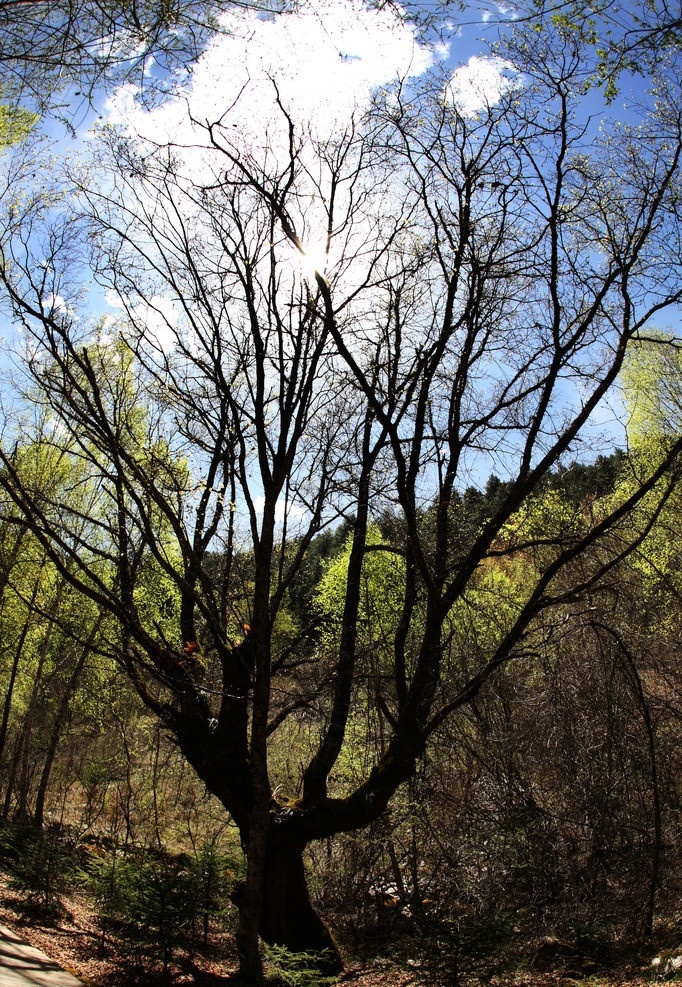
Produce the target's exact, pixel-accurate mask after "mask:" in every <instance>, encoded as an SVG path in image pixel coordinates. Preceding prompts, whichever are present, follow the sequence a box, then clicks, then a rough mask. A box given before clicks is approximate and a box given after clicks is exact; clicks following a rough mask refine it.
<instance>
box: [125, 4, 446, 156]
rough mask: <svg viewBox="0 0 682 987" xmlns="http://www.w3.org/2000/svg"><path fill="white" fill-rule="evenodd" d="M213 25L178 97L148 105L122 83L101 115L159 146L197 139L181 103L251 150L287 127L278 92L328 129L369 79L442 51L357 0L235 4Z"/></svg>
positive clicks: (405, 72)
mask: <svg viewBox="0 0 682 987" xmlns="http://www.w3.org/2000/svg"><path fill="white" fill-rule="evenodd" d="M221 23H222V28H223V30H222V32H221V34H220V35H219V36H218V37H217V38H216V39H215V40H214V41H213V43H212V44H211V45H210V46H209V48H208V50H207V51H206V52H205V53H204V55H203V56H202V57H201V58H200V59H199V61H198V63H197V65H196V66H195V68H194V71H193V73H192V75H191V78H190V80H189V81H188V83H187V84H186V86H185V90H184V92H183V93H182V95H181V96H180V97H179V98H177V99H175V100H170V101H168V102H166V103H165V104H164V105H163V106H162V107H159V108H157V109H155V110H153V111H152V112H146V111H145V110H144V109H143V108H142V107H141V106H139V105H138V104H136V102H135V96H136V89H135V87H134V86H130V85H128V86H124V87H121V88H120V89H119V90H118V91H117V92H116V93H115V94H114V96H112V98H111V99H110V100H109V101H108V104H107V107H106V113H107V119H108V121H109V122H111V123H116V124H122V125H124V126H125V127H127V128H128V130H129V132H131V133H135V134H138V135H140V136H142V137H144V138H148V139H151V140H154V141H157V142H158V143H160V144H163V143H166V142H174V143H176V144H184V145H192V144H195V145H196V143H197V141H199V142H200V143H205V139H202V135H201V133H200V131H198V129H197V128H196V127H193V126H192V124H191V123H190V120H189V115H188V113H187V110H189V111H190V114H191V116H193V117H194V118H195V119H196V120H197V121H198V122H199V123H206V122H209V123H216V122H217V121H218V120H222V121H223V124H224V125H225V126H228V127H231V128H235V133H238V134H239V139H240V141H243V142H244V144H245V146H248V147H251V148H252V149H253V150H256V149H262V148H264V147H266V146H267V147H268V148H269V149H272V148H273V147H276V145H277V143H278V138H279V139H282V140H283V139H284V137H285V135H286V130H285V127H284V123H285V121H284V118H283V115H282V112H281V110H279V109H278V108H277V103H276V100H277V98H279V100H280V101H281V103H282V106H283V107H284V109H285V110H286V112H287V113H289V114H290V115H291V116H292V117H293V118H294V120H295V121H297V122H305V124H306V126H308V127H309V128H310V131H311V133H312V134H313V135H317V136H321V137H326V136H329V135H330V134H331V133H333V132H334V131H335V130H338V129H342V128H344V127H345V126H347V124H348V122H349V121H350V119H351V117H352V116H353V115H354V114H357V113H358V112H362V110H363V109H365V108H366V107H367V105H368V104H369V101H370V98H371V94H372V91H373V90H374V89H375V88H376V87H379V86H383V85H387V84H389V83H390V82H391V81H392V80H394V79H396V78H405V77H409V76H416V75H420V74H421V73H423V72H425V71H426V70H427V69H428V68H429V67H430V66H431V65H432V64H433V62H434V60H435V59H441V58H443V57H445V56H446V54H447V51H446V49H445V48H444V47H443V46H439V47H438V48H437V49H431V48H429V47H426V46H424V45H421V44H420V43H419V42H418V40H417V38H416V35H415V32H414V29H413V28H412V27H411V26H410V25H409V24H408V23H407V22H406V21H404V20H402V19H400V18H399V17H398V16H397V15H396V13H395V12H394V11H393V10H391V9H390V8H388V7H387V8H386V9H384V10H377V9H372V8H369V7H368V6H367V5H366V4H365V3H364V2H363V0H305V2H302V3H300V4H298V5H296V7H295V9H294V10H292V11H290V12H287V13H283V14H278V15H273V16H272V17H269V18H266V19H264V18H263V17H262V16H259V15H258V14H257V13H256V12H255V11H253V10H247V9H235V10H233V11H231V12H228V13H226V14H225V15H224V16H223V18H222V19H221Z"/></svg>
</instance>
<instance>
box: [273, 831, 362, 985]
mask: <svg viewBox="0 0 682 987" xmlns="http://www.w3.org/2000/svg"><path fill="white" fill-rule="evenodd" d="M275 818H276V817H275ZM275 826H276V824H275ZM274 828H275V827H274V826H273V830H274ZM303 850H304V847H303V846H302V845H300V844H297V843H289V842H284V841H281V840H280V839H278V838H277V834H276V832H272V831H271V833H270V836H269V839H268V847H267V853H266V863H265V875H264V881H263V907H262V910H261V921H260V933H261V937H262V939H263V940H264V941H265V942H267V943H270V944H278V945H283V946H286V947H287V949H289V950H291V951H292V952H295V953H303V952H315V953H321V952H324V951H329V954H330V955H329V960H328V965H329V966H330V967H331V968H333V970H334V971H335V972H340V970H341V969H342V963H341V958H340V956H339V953H338V949H337V946H336V943H335V942H334V939H333V937H332V935H331V933H330V931H329V929H328V928H327V926H326V925H325V923H324V922H323V921H322V919H321V918H320V916H319V915H318V914H317V912H316V911H315V909H314V908H313V905H312V902H311V900H310V894H309V893H308V884H307V881H306V875H305V867H304V864H303ZM326 966H327V964H325V967H326Z"/></svg>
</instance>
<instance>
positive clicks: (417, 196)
mask: <svg viewBox="0 0 682 987" xmlns="http://www.w3.org/2000/svg"><path fill="white" fill-rule="evenodd" d="M201 6H202V10H203V5H201ZM97 9H98V11H100V8H99V7H98V8H97ZM164 9H165V8H164ZM100 14H101V11H100ZM117 16H118V15H117ZM137 16H139V9H138V10H137ZM77 23H78V25H79V28H82V27H83V26H84V25H85V26H86V27H87V23H88V22H87V19H85V20H83V19H81V20H79V21H78V22H77ZM98 23H99V22H98ZM118 23H119V22H118V21H113V22H112V24H114V26H115V25H117V24H118ZM151 23H156V22H154V21H153V20H152V21H151ZM158 23H161V22H160V21H159V22H158ZM163 23H164V25H165V23H166V22H165V21H164V22H163ZM180 36H181V35H180ZM145 37H146V35H145ZM154 37H156V35H154ZM88 50H89V49H88ZM504 56H505V59H506V64H508V65H509V66H513V71H512V70H511V69H505V71H507V72H508V73H509V74H508V75H507V76H506V77H505V82H504V84H503V85H501V86H500V88H499V92H497V93H496V94H495V99H492V98H491V99H480V98H479V102H478V105H477V106H476V107H475V108H474V109H472V108H470V107H469V106H468V105H464V104H463V103H462V101H461V97H458V90H457V86H456V85H455V84H454V83H453V80H452V78H450V77H447V76H444V75H442V74H440V75H439V74H438V73H433V74H430V75H428V76H425V77H424V78H422V79H419V80H417V81H413V80H412V81H410V80H408V79H404V80H402V81H400V82H397V83H396V84H395V85H393V86H389V87H386V88H385V90H384V91H383V92H380V93H375V94H374V96H373V98H372V99H371V100H370V99H368V100H366V101H365V103H364V104H362V103H358V104H357V105H356V106H355V108H354V110H353V112H352V113H351V114H350V115H349V116H348V117H347V118H343V117H341V116H340V115H339V116H337V117H336V118H334V119H333V120H332V121H331V123H329V121H327V124H328V125H327V127H326V129H325V126H324V120H323V121H322V123H320V120H319V119H316V118H313V117H312V116H310V117H308V118H301V115H300V114H298V113H297V105H296V96H295V93H294V95H293V96H292V95H291V92H289V91H287V90H286V87H285V86H284V84H281V85H280V83H279V81H278V79H277V78H276V77H271V78H269V79H265V80H261V81H260V85H261V87H262V92H261V93H260V100H261V102H259V104H258V106H257V107H252V106H251V104H249V103H248V102H247V94H248V88H249V85H251V82H252V80H249V82H248V83H245V84H244V86H243V87H242V88H241V89H240V90H238V91H237V92H235V93H228V94H226V93H223V92H222V90H221V93H220V97H221V98H223V96H225V98H226V103H225V106H224V107H222V108H221V110H220V112H219V113H218V112H216V113H215V115H213V116H207V115H206V114H207V113H211V112H213V107H212V106H210V105H208V106H207V104H206V103H205V102H202V101H197V102H193V100H192V94H191V91H189V92H188V91H186V92H185V93H183V95H182V97H180V98H178V100H177V101H176V102H175V103H174V104H173V106H172V109H171V110H170V111H169V110H168V107H165V108H163V110H161V111H160V113H161V114H163V113H168V114H169V116H168V117H167V118H164V117H163V116H162V115H160V116H156V117H153V116H152V118H151V119H152V124H153V125H152V126H151V127H150V128H149V131H148V132H147V133H145V132H143V130H142V128H141V120H142V118H141V117H140V116H138V117H136V129H134V131H133V130H130V129H128V130H126V128H125V127H124V126H121V127H115V126H110V127H104V128H102V130H101V132H100V134H99V137H98V139H97V141H96V144H95V149H94V150H93V152H92V158H91V160H90V161H88V162H85V163H81V164H79V165H74V166H73V167H72V168H71V170H70V171H69V173H68V179H64V181H68V183H69V184H68V195H67V194H66V193H65V192H64V187H63V186H62V189H61V191H60V195H59V197H58V198H57V197H56V196H55V197H52V196H51V195H49V194H41V195H38V196H36V195H35V193H34V194H31V192H30V189H31V185H32V178H31V177H30V175H28V174H27V173H26V172H24V173H23V182H24V186H23V189H22V186H21V181H22V172H21V169H20V168H19V169H18V170H15V173H14V177H13V184H12V195H11V196H10V195H9V194H8V195H6V196H5V201H6V203H7V208H6V214H5V217H4V220H3V227H2V230H3V232H2V241H1V247H2V257H1V259H0V281H1V283H2V286H3V288H4V292H5V297H6V299H7V301H8V304H9V305H10V307H11V311H12V314H13V317H14V319H15V320H16V323H17V325H18V326H19V327H20V329H21V332H22V336H23V340H24V344H25V349H24V360H25V376H24V384H23V386H24V397H25V400H24V401H23V402H22V401H18V402H17V403H16V404H15V405H14V406H8V407H7V409H6V417H5V422H4V431H3V442H2V448H1V450H0V460H1V464H2V469H1V470H0V487H1V488H2V489H3V491H4V502H3V505H2V511H3V514H2V518H3V521H4V523H5V524H6V525H8V526H10V527H13V528H15V529H16V530H27V531H28V532H30V535H31V537H32V539H34V540H35V542H36V544H37V545H39V546H40V550H41V551H42V552H43V553H44V554H45V557H46V559H48V560H49V562H50V564H51V565H52V566H53V567H54V569H55V571H56V572H57V573H58V574H59V576H60V577H61V578H62V579H63V580H64V581H65V582H66V583H67V584H68V586H69V587H70V588H71V590H75V591H77V592H78V593H81V594H82V595H83V597H84V598H86V599H87V600H88V601H89V602H90V604H91V605H92V606H93V607H94V608H95V609H96V610H97V611H98V612H102V613H106V614H107V615H108V617H109V619H110V620H111V628H113V629H107V633H106V635H104V637H103V638H102V639H101V640H99V641H98V645H97V647H98V649H99V651H100V652H101V653H102V654H106V655H107V656H108V657H109V658H110V659H111V660H112V661H114V662H116V663H117V665H118V666H119V668H120V670H121V673H122V674H123V675H125V676H127V678H128V679H129V680H130V682H132V684H133V686H134V688H135V690H136V691H137V693H138V695H139V697H140V699H141V700H142V702H143V703H144V704H145V706H146V707H147V708H148V709H149V710H150V711H151V712H152V713H153V714H154V715H155V716H156V717H158V719H159V721H160V722H161V723H162V724H163V726H164V728H165V729H166V730H167V731H168V732H170V734H172V736H173V737H174V739H175V742H176V743H177V745H178V747H179V749H180V750H181V751H182V753H183V755H184V757H185V758H186V760H187V761H188V763H189V764H191V765H192V767H193V768H194V770H195V771H196V773H197V775H198V776H199V778H200V779H201V780H202V781H203V782H204V783H205V785H206V786H207V788H208V790H209V791H210V792H212V793H213V794H214V795H215V796H216V797H217V798H218V799H219V800H220V801H221V803H222V804H223V806H224V807H225V809H226V810H227V812H228V813H229V814H230V816H231V817H232V818H233V819H234V821H235V823H236V825H237V827H238V830H239V833H240V838H241V840H242V843H243V845H244V847H245V848H246V850H247V857H248V867H247V874H246V880H245V882H244V886H243V889H242V893H241V897H240V899H239V900H240V914H241V918H240V934H239V939H238V946H239V949H240V953H241V958H242V963H243V969H244V972H245V974H246V975H248V976H250V977H252V978H254V979H258V978H259V976H260V973H261V969H260V960H259V954H258V936H259V934H260V935H261V936H262V937H263V938H265V939H266V940H267V941H271V942H276V943H284V944H285V945H287V946H289V947H290V948H293V949H310V948H312V949H315V948H324V947H331V946H332V945H333V944H332V940H331V938H330V935H329V933H328V931H327V930H326V928H325V926H324V925H323V923H322V922H321V921H320V920H319V919H318V917H317V915H316V914H315V912H314V910H313V908H312V906H311V903H310V899H309V896H308V892H307V888H306V885H305V873H304V867H303V857H302V854H303V850H304V848H305V847H306V846H307V845H308V844H310V843H311V842H314V841H317V840H321V839H325V838H330V837H332V836H334V835H335V834H338V833H345V832H352V831H354V830H357V829H361V828H363V827H367V826H369V825H370V824H372V823H374V822H375V821H376V820H378V819H379V818H380V817H381V816H382V814H383V813H384V812H385V811H386V809H387V807H388V805H389V803H390V801H391V799H392V798H393V797H394V796H395V793H396V792H397V790H398V789H399V788H400V786H401V785H403V784H404V783H406V782H407V781H408V780H409V779H410V778H412V777H413V775H414V773H415V770H416V766H417V764H418V762H419V759H420V758H422V757H423V756H424V754H425V752H426V751H427V750H428V749H429V745H430V744H431V743H432V741H433V738H434V737H435V736H436V735H437V734H438V731H439V730H441V728H443V726H444V725H445V724H447V723H448V722H449V721H450V719H451V718H453V717H456V715H457V714H458V713H459V712H460V711H461V710H463V709H464V708H465V707H466V706H467V705H468V704H470V703H472V702H473V701H474V700H475V699H476V697H477V696H478V695H479V694H480V692H481V690H482V689H483V687H484V686H485V685H486V684H487V683H489V682H490V681H491V680H492V679H493V678H494V676H495V675H497V674H499V673H500V671H501V670H503V669H504V668H505V667H507V666H508V665H510V664H511V663H517V662H520V661H521V660H522V659H524V658H528V657H529V656H532V655H535V654H537V653H539V652H541V651H542V649H543V647H544V642H546V641H547V640H549V638H550V637H551V636H552V634H553V633H554V631H553V628H554V627H555V625H557V626H558V624H559V622H561V623H563V622H565V621H566V620H569V621H570V620H571V619H573V617H575V619H576V620H577V619H578V615H580V614H582V608H583V604H584V601H585V600H587V599H591V598H592V596H593V594H598V593H599V591H600V587H601V586H603V584H604V581H605V580H606V578H607V577H608V575H609V574H610V573H611V572H612V571H613V570H614V569H615V567H617V566H618V565H619V564H620V563H622V562H623V560H624V559H626V558H627V557H628V556H630V555H631V554H632V553H633V552H634V551H635V550H636V549H637V548H638V547H639V546H641V545H642V543H643V542H644V540H645V539H646V537H647V535H648V533H649V532H650V530H651V528H652V526H653V524H654V522H655V520H656V519H657V517H658V516H659V515H660V514H661V512H662V511H663V509H664V506H665V504H666V502H667V501H668V500H669V498H670V496H671V493H672V491H673V490H674V488H675V485H676V483H677V481H678V471H679V455H680V452H681V451H682V438H680V436H679V434H678V433H677V432H675V433H674V434H671V435H670V436H669V441H666V442H665V443H662V444H661V445H660V447H658V448H656V449H655V450H653V453H652V457H651V460H650V462H649V463H648V464H647V468H646V469H645V470H641V469H639V468H638V467H637V465H636V464H634V465H633V464H632V463H623V467H622V468H623V470H624V471H626V472H627V470H628V469H630V474H629V475H628V476H627V480H626V481H624V482H623V484H622V486H621V488H620V496H613V497H612V498H610V499H609V498H603V499H602V501H601V502H600V507H599V509H598V510H592V509H590V506H589V503H586V502H585V501H580V502H576V501H575V500H574V501H571V500H570V498H568V497H566V498H565V497H563V496H562V495H561V494H559V493H557V491H556V490H554V489H552V486H551V480H552V478H556V476H557V473H561V471H562V470H563V469H564V468H565V464H566V463H567V462H570V461H571V459H574V458H575V455H576V448H577V443H578V442H579V441H580V440H581V439H582V438H583V437H585V438H586V440H587V441H591V438H590V437H591V436H593V435H594V420H595V418H596V417H597V416H598V415H599V413H600V412H601V411H602V410H603V408H604V404H605V401H606V400H607V398H609V396H610V395H611V394H612V393H613V391H614V389H615V387H616V384H617V382H618V380H619V377H620V375H621V372H622V371H623V368H624V366H625V365H626V361H627V359H628V353H629V352H630V351H631V349H632V347H633V346H634V345H636V344H637V343H638V341H639V340H640V339H641V338H642V337H643V336H645V335H648V337H649V338H650V339H652V340H653V339H654V338H655V337H653V336H651V334H650V329H651V326H652V324H654V323H655V322H656V320H658V319H660V318H663V317H664V315H665V313H666V312H668V311H670V312H673V313H674V312H676V311H677V307H678V305H679V302H680V299H681V298H682V260H681V258H682V243H681V231H682V228H681V226H680V218H681V217H680V201H679V181H680V156H681V154H682V117H681V115H680V114H681V112H682V111H681V110H680V106H681V105H682V101H681V100H680V93H679V79H678V78H677V76H676V73H675V71H673V69H669V70H667V74H666V76H665V79H663V78H661V79H659V80H658V84H657V88H656V91H655V95H654V97H652V99H651V100H650V101H649V103H648V105H646V106H643V107H642V109H641V112H639V114H638V116H637V119H636V120H635V121H622V120H618V119H615V120H612V121H608V120H605V121H604V122H603V123H602V125H601V127H600V128H597V127H595V125H594V121H593V120H592V118H591V109H590V105H589V101H588V100H587V96H588V95H589V85H588V83H587V80H588V79H589V78H591V71H592V70H596V68H597V67H598V65H597V62H596V61H595V57H594V48H593V43H592V39H591V38H589V37H586V36H585V35H584V33H582V32H579V31H575V30H574V29H573V27H572V26H571V25H566V24H565V23H563V21H558V22H554V23H550V24H549V25H547V26H545V27H544V28H543V30H542V32H540V33H539V34H538V32H536V31H535V29H534V27H533V25H530V26H528V25H525V26H521V27H519V28H518V30H517V31H516V32H515V33H513V34H512V35H511V36H509V37H508V38H507V39H506V42H505V47H504ZM88 57H89V56H88ZM498 57H499V56H498ZM590 59H592V60H591V62H590V61H589V60H590ZM22 64H23V63H22ZM207 65H209V66H210V63H204V66H203V71H207V69H206V66H207ZM201 71H202V69H199V70H198V72H197V74H198V75H199V74H200V72H201ZM204 92H205V90H204ZM228 95H229V102H228V101H227V96H228ZM263 107H265V109H263ZM173 113H175V114H176V115H175V117H173V115H172V114H173ZM339 114H340V111H339ZM254 119H255V122H254ZM169 121H170V123H171V124H173V126H175V130H174V135H175V136H174V137H173V138H172V139H169V140H164V139H161V138H159V136H158V135H159V132H160V125H161V124H163V125H164V126H168V125H169ZM174 121H175V122H174ZM178 121H180V122H178ZM263 121H265V126H262V123H263ZM138 124H139V125H140V126H137V125H138ZM250 126H251V129H249V127H250ZM102 176H106V177H105V178H103V177H102ZM88 274H91V275H92V277H93V278H94V279H95V281H96V282H97V284H98V285H99V286H100V288H101V289H102V290H104V291H106V292H107V298H108V299H110V300H111V299H112V298H113V299H115V302H116V305H117V307H118V310H119V317H118V318H114V317H113V316H111V315H109V316H108V317H107V318H94V319H93V318H92V316H91V313H90V312H89V311H88V308H87V306H86V304H85V303H84V301H83V292H82V288H83V280H84V279H85V277H86V276H87V275H88ZM29 401H30V405H29ZM31 409H32V411H31ZM27 444H28V447H29V448H41V449H48V450H53V454H54V455H55V457H56V458H57V461H58V462H59V464H60V469H61V470H63V475H64V477H65V481H64V482H63V483H55V484H54V485H51V484H47V485H46V484H45V483H42V482H41V483H36V482H35V480H34V478H33V477H32V476H31V475H30V474H28V473H27V472H26V470H25V469H24V468H23V461H24V457H25V455H26V448H27ZM491 462H492V463H494V464H495V467H496V470H497V471H498V472H499V474H500V476H501V478H502V479H501V480H500V481H498V482H497V483H496V484H495V485H494V489H493V488H492V487H491V489H490V491H489V497H488V500H487V502H486V503H485V505H484V507H482V508H481V510H480V512H479V515H478V517H475V516H474V515H473V512H469V513H468V514H467V513H465V512H464V511H463V507H462V504H463V498H462V491H464V490H466V488H467V487H468V486H470V478H471V476H472V474H473V473H474V472H475V471H476V470H477V469H480V463H491ZM75 494H77V496H76V495H75ZM464 497H466V494H465V495H464ZM633 517H636V518H637V522H638V523H637V524H635V525H633V524H631V523H630V521H631V519H632V518H633ZM341 522H343V523H344V525H345V526H346V530H347V533H348V534H347V541H346V543H345V548H344V550H343V554H342V555H341V556H340V557H339V558H338V559H337V560H336V562H334V563H333V564H332V565H330V566H329V567H328V568H327V570H326V573H325V575H324V577H323V579H322V583H321V590H320V593H319V594H318V596H317V598H316V599H314V600H313V599H309V600H308V601H306V605H305V606H301V605H300V596H299V605H298V606H297V607H295V606H293V605H292V602H291V601H292V599H295V597H296V594H297V592H298V593H299V594H300V591H301V584H302V582H304V579H305V573H306V566H307V565H309V564H310V560H311V557H315V558H316V552H317V551H318V549H317V547H316V546H317V542H316V538H317V537H318V536H319V534H320V532H323V531H325V530H329V529H332V528H334V527H335V526H336V525H338V524H340V523H341ZM108 627H109V625H108ZM358 707H360V708H362V709H367V710H369V711H371V715H368V716H367V717H366V718H364V720H363V721H362V722H360V720H359V719H358V718H357V717H356V716H355V711H356V710H357V708H358ZM301 718H304V719H305V720H306V722H308V724H309V733H308V737H309V740H308V747H307V749H306V750H305V755H306V756H305V758H302V760H301V763H300V766H299V769H298V771H297V772H296V773H295V775H292V774H291V773H289V774H286V775H284V776H283V777H281V778H280V777H277V776H276V773H275V772H276V771H277V770H279V767H278V765H279V762H278V761H277V759H276V757H275V756H274V753H273V752H274V751H276V749H277V745H278V743H280V742H281V743H287V742H288V740H287V738H288V737H290V736H291V731H293V730H295V728H296V723H297V722H298V721H300V719H301ZM359 738H360V739H359ZM358 744H360V745H363V744H364V747H365V749H366V750H368V751H370V752H371V757H370V759H369V763H367V765H366V770H363V771H362V772H355V773H349V772H339V775H338V776H337V775H335V768H336V767H337V765H339V764H340V763H342V762H343V758H344V757H345V756H346V754H347V753H348V750H349V748H353V749H356V747H357V745H358Z"/></svg>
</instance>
